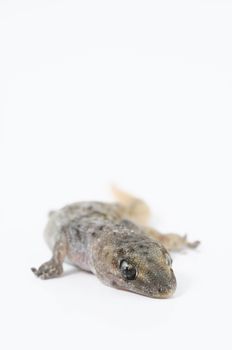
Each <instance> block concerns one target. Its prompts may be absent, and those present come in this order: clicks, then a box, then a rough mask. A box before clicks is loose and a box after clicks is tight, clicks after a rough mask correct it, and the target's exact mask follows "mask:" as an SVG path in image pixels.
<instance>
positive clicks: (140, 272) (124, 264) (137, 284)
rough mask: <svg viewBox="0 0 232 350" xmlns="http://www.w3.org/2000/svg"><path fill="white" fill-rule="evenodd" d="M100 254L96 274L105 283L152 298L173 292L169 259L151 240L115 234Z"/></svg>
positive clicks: (161, 248) (158, 245)
mask: <svg viewBox="0 0 232 350" xmlns="http://www.w3.org/2000/svg"><path fill="white" fill-rule="evenodd" d="M108 238H109V236H108ZM99 254H100V256H98V259H97V261H96V264H95V268H96V274H97V275H98V277H99V278H100V279H101V280H102V281H103V282H104V283H105V284H107V285H110V286H112V287H115V288H119V289H123V290H127V291H131V292H134V293H138V294H142V295H145V296H148V297H152V298H168V297H170V296H172V295H173V293H174V292H175V289H176V278H175V275H174V272H173V270H172V259H171V257H170V255H169V253H168V251H167V250H166V249H165V248H164V247H163V246H162V245H161V244H159V243H158V242H156V241H154V240H153V239H150V238H148V237H143V236H137V235H134V236H131V235H129V236H128V237H126V236H125V234H123V235H122V236H121V235H117V238H116V239H111V240H110V242H108V243H107V242H105V244H104V246H102V247H101V249H100V250H99Z"/></svg>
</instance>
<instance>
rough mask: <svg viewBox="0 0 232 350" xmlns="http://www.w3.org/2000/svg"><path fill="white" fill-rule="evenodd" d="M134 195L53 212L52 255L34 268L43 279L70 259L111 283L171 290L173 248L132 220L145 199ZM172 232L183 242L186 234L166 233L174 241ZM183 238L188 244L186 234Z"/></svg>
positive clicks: (160, 294) (48, 232)
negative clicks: (127, 272)
mask: <svg viewBox="0 0 232 350" xmlns="http://www.w3.org/2000/svg"><path fill="white" fill-rule="evenodd" d="M130 198H131V199H132V200H130V201H129V202H128V200H127V201H125V202H126V203H124V204H122V203H101V202H79V203H76V204H72V205H68V206H66V207H64V208H62V209H60V210H58V211H55V212H52V213H50V215H49V216H50V217H49V221H48V224H47V226H46V228H45V240H46V242H47V243H48V245H49V247H50V248H51V250H52V251H53V256H52V258H51V260H49V261H48V262H46V263H44V264H42V265H41V266H40V268H39V269H38V270H37V269H35V268H33V269H32V271H33V272H34V273H35V274H36V275H37V276H38V277H40V278H42V279H48V278H52V277H57V276H59V275H61V274H62V272H63V268H62V264H63V262H64V260H65V261H66V262H68V263H70V264H72V265H74V266H77V267H80V268H81V269H84V270H87V271H91V272H92V273H94V274H95V275H96V276H97V277H98V278H99V279H100V280H101V281H102V282H103V283H105V284H106V285H109V286H112V287H115V288H119V289H124V290H128V291H132V292H135V293H139V294H142V295H145V296H149V297H155V298H164V297H169V296H171V295H172V294H173V293H174V291H175V289H176V278H175V275H174V272H173V270H172V266H171V265H172V260H171V257H170V255H169V252H168V251H167V249H166V248H165V246H164V245H163V244H162V243H160V242H159V241H162V239H163V237H164V235H161V234H160V233H158V232H157V231H155V230H152V229H150V228H147V227H145V226H143V225H139V224H138V223H134V222H133V221H132V220H131V218H132V217H133V215H134V216H135V217H137V218H138V213H137V209H136V210H135V207H136V205H137V204H138V201H139V204H140V205H141V203H142V204H144V203H143V202H142V201H140V200H138V199H136V198H133V197H130ZM127 199H128V198H127ZM125 204H126V205H125ZM144 205H145V204H144ZM144 205H143V209H144ZM132 208H133V209H132ZM145 212H146V210H145ZM135 221H136V220H135ZM140 221H141V222H142V219H141V218H140ZM152 235H153V236H152ZM173 236H175V240H176V237H179V240H182V246H183V245H184V243H183V237H180V236H178V235H166V241H167V243H168V244H169V246H170V244H171V243H170V242H172V241H173V242H174V240H173ZM170 237H171V238H170ZM158 240H159V241H158ZM184 242H185V243H186V245H187V244H189V243H187V241H186V238H185V240H184ZM197 244H198V242H195V245H194V243H193V245H194V246H196V245H197ZM174 248H175V245H174ZM122 261H126V263H127V264H129V265H130V266H132V268H133V269H134V270H133V271H135V276H134V278H133V280H128V279H127V278H125V276H124V275H123V274H122V270H121V267H120V266H121V263H122Z"/></svg>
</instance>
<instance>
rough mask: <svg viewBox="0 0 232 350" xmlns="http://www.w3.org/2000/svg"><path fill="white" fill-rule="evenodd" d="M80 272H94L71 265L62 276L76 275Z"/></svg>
mask: <svg viewBox="0 0 232 350" xmlns="http://www.w3.org/2000/svg"><path fill="white" fill-rule="evenodd" d="M78 273H88V274H92V272H91V271H85V270H82V269H80V268H78V267H75V266H73V267H69V269H68V270H67V271H64V273H63V275H62V276H60V277H62V278H64V277H67V276H71V275H75V274H78Z"/></svg>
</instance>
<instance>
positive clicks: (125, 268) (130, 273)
mask: <svg viewBox="0 0 232 350" xmlns="http://www.w3.org/2000/svg"><path fill="white" fill-rule="evenodd" d="M120 270H121V273H122V275H123V277H124V278H125V279H127V280H130V281H131V280H134V279H135V278H136V268H135V267H134V266H133V265H131V264H130V263H128V262H127V261H126V260H122V261H121V263H120Z"/></svg>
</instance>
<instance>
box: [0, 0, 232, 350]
mask: <svg viewBox="0 0 232 350" xmlns="http://www.w3.org/2000/svg"><path fill="white" fill-rule="evenodd" d="M231 45H232V3H231V1H229V0H228V1H224V0H218V1H216V0H215V1H210V0H204V1H199V0H194V1H188V0H183V1H180V0H176V1H136V0H134V1H127V0H122V1H121V0H118V1H101V0H100V1H90V0H85V1H74V0H66V1H65V0H58V1H52V0H46V1H45V0H40V1H32V0H28V1H26V0H21V1H5V0H1V1H0V152H1V153H0V155H1V171H0V177H1V181H0V186H1V188H0V190H1V192H0V210H1V213H2V215H1V223H0V225H1V227H0V234H1V236H0V237H1V238H0V239H1V253H0V257H1V265H0V266H1V267H0V269H1V280H0V281H1V288H0V294H1V304H2V305H1V308H0V317H1V321H2V323H1V337H0V342H1V343H2V344H1V346H0V347H1V349H4V350H5V349H7V350H8V349H25V350H29V349H35V350H36V349H44V350H46V349H49V350H50V349H108V348H109V349H117V350H118V349H126V348H127V349H180V350H181V349H186V348H187V349H196V348H197V349H205V348H215V349H219V348H220V349H231V348H232V343H231V334H229V332H230V333H231V312H232V310H231V309H232V308H231V297H232V288H231V286H232V283H231V276H232V272H231V259H232V258H231V256H232V254H231V249H232V247H231V244H232V238H231V237H232V220H231V213H232V185H231V182H232V169H231V149H232V137H231V136H232V127H231V117H232V49H231ZM112 182H113V183H116V184H117V185H119V186H120V187H122V188H123V189H126V190H128V191H130V192H132V193H134V194H135V195H137V196H140V197H142V198H144V199H146V201H147V202H148V203H149V204H150V206H151V207H152V210H153V218H152V221H151V224H152V225H154V226H155V227H157V228H158V229H160V230H162V231H164V232H167V231H172V232H178V233H181V234H184V233H185V232H187V233H188V234H189V237H190V238H191V239H192V240H195V239H200V240H201V241H202V245H201V246H200V248H199V249H198V250H197V251H187V252H185V253H182V254H179V255H175V256H174V270H175V273H176V276H177V280H178V288H177V291H176V294H175V296H174V297H173V298H171V299H168V300H157V299H149V298H146V297H143V296H139V295H135V294H132V293H127V292H122V291H119V290H116V289H112V288H109V287H106V286H104V285H103V284H101V282H99V281H98V280H97V278H96V277H95V276H93V275H91V274H88V273H84V272H80V271H77V270H75V269H73V268H72V267H68V266H65V271H66V273H65V275H64V277H63V278H59V279H54V280H49V281H41V280H39V279H36V278H35V277H34V276H33V274H32V273H31V271H30V267H31V266H36V267H37V266H38V265H40V264H41V263H42V262H44V261H45V260H47V259H48V258H49V257H50V252H49V251H48V248H47V247H46V245H45V243H44V242H43V238H42V232H43V228H44V225H45V223H46V218H47V212H48V211H49V210H50V209H56V208H59V207H61V206H63V205H65V204H68V203H71V202H73V201H78V200H86V199H97V200H111V197H110V194H109V191H108V188H109V187H108V186H109V185H110V184H111V183H112Z"/></svg>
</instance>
